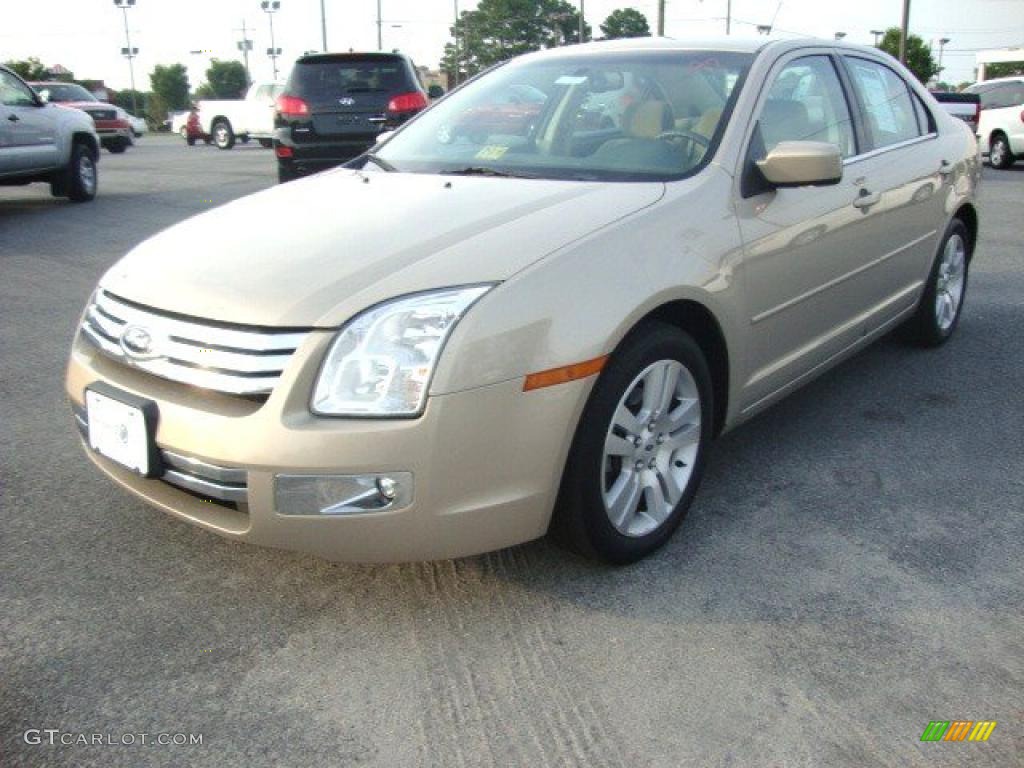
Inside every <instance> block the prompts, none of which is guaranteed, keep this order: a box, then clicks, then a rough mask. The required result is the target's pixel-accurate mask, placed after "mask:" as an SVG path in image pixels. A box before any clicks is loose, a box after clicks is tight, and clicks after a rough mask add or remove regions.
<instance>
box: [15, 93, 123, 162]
mask: <svg viewBox="0 0 1024 768" xmlns="http://www.w3.org/2000/svg"><path fill="white" fill-rule="evenodd" d="M31 85H32V87H33V88H35V90H36V91H37V92H38V94H39V95H40V96H41V97H42V98H43V100H44V101H49V102H53V103H54V104H61V105H63V106H65V107H72V108H74V109H80V110H82V111H83V112H85V113H86V114H87V115H89V116H90V117H91V118H92V120H93V123H94V124H95V125H96V135H97V136H99V137H100V144H101V145H102V146H103V148H104V149H106V150H107V151H108V152H112V153H114V154H121V153H122V152H124V151H125V150H126V149H128V147H130V146H131V145H132V127H131V125H130V124H129V123H128V121H127V120H125V119H122V118H121V117H119V116H118V114H117V109H118V108H117V107H115V106H114V105H113V104H108V103H107V102H105V101H100V100H99V99H97V98H96V97H95V96H93V95H92V94H91V93H89V91H87V90H86V89H85V88H83V87H82V86H80V85H77V84H76V83H63V82H36V83H32V84H31Z"/></svg>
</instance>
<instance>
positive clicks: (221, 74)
mask: <svg viewBox="0 0 1024 768" xmlns="http://www.w3.org/2000/svg"><path fill="white" fill-rule="evenodd" d="M206 85H208V86H209V91H210V93H212V94H213V96H212V98H214V99H237V98H238V97H239V96H242V95H244V94H245V89H246V88H248V87H249V80H248V78H247V77H246V76H245V67H244V66H243V64H242V62H240V61H220V60H218V59H214V60H213V61H211V62H210V68H209V69H207V70H206ZM197 95H198V94H197ZM204 98H210V97H204Z"/></svg>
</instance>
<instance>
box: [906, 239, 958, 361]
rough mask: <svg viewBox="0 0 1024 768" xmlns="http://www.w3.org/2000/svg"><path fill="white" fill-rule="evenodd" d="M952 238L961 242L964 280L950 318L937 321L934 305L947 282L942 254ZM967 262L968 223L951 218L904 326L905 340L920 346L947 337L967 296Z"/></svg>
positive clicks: (930, 344)
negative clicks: (922, 288) (917, 302)
mask: <svg viewBox="0 0 1024 768" xmlns="http://www.w3.org/2000/svg"><path fill="white" fill-rule="evenodd" d="M953 238H959V241H960V242H961V243H962V244H963V272H962V276H963V283H962V285H961V287H960V298H959V301H958V303H957V305H956V310H955V312H954V313H953V317H952V320H951V321H950V322H949V323H948V325H946V324H944V323H942V322H940V320H939V317H938V313H937V309H936V307H937V304H938V302H939V293H940V290H942V286H943V285H946V282H948V281H946V282H943V281H944V276H943V274H942V271H943V270H942V267H943V257H944V254H945V253H946V249H947V247H948V246H949V243H950V241H951V240H953ZM970 263H971V238H970V236H969V235H968V231H967V226H966V225H965V224H964V223H963V222H962V221H961V220H960V219H953V221H952V222H950V225H949V227H948V228H947V229H946V234H945V236H944V237H943V238H942V242H941V243H940V244H939V250H938V253H936V254H935V259H934V261H933V262H932V268H931V271H930V272H929V273H928V282H927V283H925V287H924V292H923V293H922V295H921V301H920V303H919V304H918V305H917V310H916V311H915V312H914V314H913V315H912V316H911V318H910V319H909V320H907V322H906V324H905V325H904V326H903V329H902V330H903V337H904V338H905V339H906V340H907V341H909V342H910V343H912V344H915V345H917V346H920V347H937V346H940V345H941V344H945V343H946V342H947V341H948V340H949V338H950V337H951V336H952V335H953V332H954V331H955V330H956V327H957V325H959V324H960V315H961V313H962V312H963V309H964V300H965V299H966V298H967V284H968V274H969V272H970ZM940 284H942V285H940Z"/></svg>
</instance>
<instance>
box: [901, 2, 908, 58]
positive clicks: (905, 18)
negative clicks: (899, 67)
mask: <svg viewBox="0 0 1024 768" xmlns="http://www.w3.org/2000/svg"><path fill="white" fill-rule="evenodd" d="M909 29H910V0H903V18H902V20H901V21H900V64H906V63H907V32H908V31H909Z"/></svg>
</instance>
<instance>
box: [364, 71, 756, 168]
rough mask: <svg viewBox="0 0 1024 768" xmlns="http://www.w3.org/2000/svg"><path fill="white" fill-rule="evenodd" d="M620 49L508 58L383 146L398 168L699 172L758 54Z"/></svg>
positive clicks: (381, 152)
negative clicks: (500, 65)
mask: <svg viewBox="0 0 1024 768" xmlns="http://www.w3.org/2000/svg"><path fill="white" fill-rule="evenodd" d="M752 59H753V56H752V55H750V54H743V53H733V52H723V51H684V52H680V51H656V52H647V51H645V52H635V51H621V52H609V53H606V54H601V55H595V54H584V55H581V54H575V55H574V54H567V55H565V56H560V57H558V58H542V59H533V60H530V59H527V60H525V61H522V62H512V63H510V64H507V65H505V66H502V67H499V68H497V69H496V70H494V71H493V72H491V73H489V74H486V75H484V76H483V77H481V78H479V79H477V80H475V81H473V82H471V83H469V84H467V85H466V86H465V87H464V88H462V89H461V90H459V91H457V92H455V93H453V94H451V95H450V96H449V97H448V98H446V99H444V100H443V101H441V102H440V103H438V104H437V105H436V106H435V107H433V108H431V109H430V110H428V111H427V112H426V113H424V114H423V115H422V116H421V117H419V118H418V119H417V120H416V121H415V122H413V123H412V124H410V125H409V126H408V127H407V128H406V129H405V130H403V131H401V132H400V133H398V134H396V135H395V136H394V137H393V138H392V139H390V140H389V141H388V142H386V143H385V144H384V145H382V146H381V147H380V148H379V151H378V152H377V156H378V157H379V158H380V159H382V160H383V161H384V162H385V163H387V164H389V165H390V166H393V167H394V168H395V169H397V170H400V171H409V172H417V173H460V172H463V173H494V174H508V175H512V176H527V177H538V178H563V179H599V180H655V179H670V178H679V177H681V176H684V175H686V174H688V173H691V172H693V171H694V170H696V169H697V168H699V167H700V166H701V165H702V164H703V162H704V160H705V158H706V156H707V155H708V152H709V150H710V148H711V147H712V146H713V144H714V143H715V141H716V140H717V137H718V134H719V133H720V132H721V127H722V124H723V121H722V116H723V115H727V114H728V112H729V109H730V107H731V105H732V102H733V100H734V99H735V97H736V92H737V91H738V88H737V86H738V84H739V83H740V82H741V81H742V78H743V75H744V74H745V73H746V71H747V68H748V67H749V65H750V62H751V61H752Z"/></svg>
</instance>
